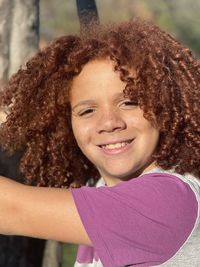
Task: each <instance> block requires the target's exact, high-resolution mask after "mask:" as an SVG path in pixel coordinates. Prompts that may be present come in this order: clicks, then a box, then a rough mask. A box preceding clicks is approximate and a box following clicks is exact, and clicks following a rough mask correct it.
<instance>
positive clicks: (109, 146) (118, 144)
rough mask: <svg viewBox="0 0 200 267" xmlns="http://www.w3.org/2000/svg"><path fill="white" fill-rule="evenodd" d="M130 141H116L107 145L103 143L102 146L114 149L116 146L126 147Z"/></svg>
mask: <svg viewBox="0 0 200 267" xmlns="http://www.w3.org/2000/svg"><path fill="white" fill-rule="evenodd" d="M128 143H129V142H128V141H127V142H121V143H116V144H107V145H102V146H101V147H102V148H105V149H114V148H121V147H124V146H126V145H127V144H128Z"/></svg>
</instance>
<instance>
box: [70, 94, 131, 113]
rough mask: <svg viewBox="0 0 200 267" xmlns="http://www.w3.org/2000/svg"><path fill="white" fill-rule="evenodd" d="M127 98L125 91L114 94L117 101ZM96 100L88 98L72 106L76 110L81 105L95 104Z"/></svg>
mask: <svg viewBox="0 0 200 267" xmlns="http://www.w3.org/2000/svg"><path fill="white" fill-rule="evenodd" d="M122 98H123V99H127V98H128V97H125V96H124V93H123V92H120V93H116V94H115V95H114V99H113V100H114V102H115V101H118V100H119V99H122ZM95 103H96V102H95V100H92V99H88V100H82V101H80V102H78V103H77V104H76V105H74V106H73V107H72V111H73V110H75V109H76V108H78V107H80V106H86V105H95Z"/></svg>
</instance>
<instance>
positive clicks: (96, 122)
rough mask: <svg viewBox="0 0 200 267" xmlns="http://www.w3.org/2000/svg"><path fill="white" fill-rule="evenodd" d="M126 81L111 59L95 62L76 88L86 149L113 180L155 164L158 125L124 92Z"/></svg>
mask: <svg viewBox="0 0 200 267" xmlns="http://www.w3.org/2000/svg"><path fill="white" fill-rule="evenodd" d="M124 88H125V83H123V82H122V81H121V80H120V78H119V73H117V72H114V71H113V62H112V61H110V60H106V59H105V60H95V61H92V62H89V63H88V64H87V65H85V67H84V68H83V70H82V71H81V73H80V74H79V75H78V76H77V77H75V78H74V81H73V83H72V88H71V107H72V128H73V132H74V136H75V138H76V140H77V143H78V145H79V147H80V149H81V150H82V151H83V153H84V154H85V156H86V157H87V158H88V159H89V160H90V161H91V162H92V163H93V164H94V165H95V166H96V167H97V169H98V170H99V172H100V174H101V175H102V176H103V177H104V179H105V181H106V182H107V184H108V185H114V184H116V183H118V182H119V181H120V180H127V179H130V178H133V177H134V176H136V175H138V174H141V173H142V172H144V170H147V169H148V170H149V169H151V168H153V167H155V165H154V163H153V162H152V159H151V155H152V153H153V152H154V150H155V148H156V145H157V142H158V138H159V132H158V130H157V129H156V128H155V127H153V126H152V124H151V123H150V122H149V121H147V120H146V119H145V118H144V117H143V111H142V110H141V109H140V108H139V107H138V106H136V105H134V103H132V102H131V101H130V99H128V98H124V94H123V90H124Z"/></svg>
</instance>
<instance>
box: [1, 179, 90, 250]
mask: <svg viewBox="0 0 200 267" xmlns="http://www.w3.org/2000/svg"><path fill="white" fill-rule="evenodd" d="M0 233H1V234H11V235H24V236H31V237H37V238H44V239H53V240H58V241H64V242H71V243H77V244H86V245H91V241H90V239H89V237H88V235H87V233H86V231H85V229H84V227H83V224H82V222H81V219H80V217H79V214H78V212H77V209H76V206H75V204H74V200H73V197H72V194H71V192H70V191H69V190H67V189H58V188H45V187H33V186H26V185H22V184H20V183H17V182H14V181H12V180H10V179H7V178H4V177H0Z"/></svg>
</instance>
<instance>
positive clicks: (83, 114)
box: [78, 108, 95, 117]
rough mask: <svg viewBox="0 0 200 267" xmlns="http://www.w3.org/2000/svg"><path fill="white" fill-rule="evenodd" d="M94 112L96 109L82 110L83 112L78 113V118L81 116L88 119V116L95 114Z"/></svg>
mask: <svg viewBox="0 0 200 267" xmlns="http://www.w3.org/2000/svg"><path fill="white" fill-rule="evenodd" d="M94 111H95V109H94V108H87V109H84V110H81V111H80V112H79V113H78V116H80V117H88V116H90V115H91V114H92V113H94Z"/></svg>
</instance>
